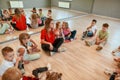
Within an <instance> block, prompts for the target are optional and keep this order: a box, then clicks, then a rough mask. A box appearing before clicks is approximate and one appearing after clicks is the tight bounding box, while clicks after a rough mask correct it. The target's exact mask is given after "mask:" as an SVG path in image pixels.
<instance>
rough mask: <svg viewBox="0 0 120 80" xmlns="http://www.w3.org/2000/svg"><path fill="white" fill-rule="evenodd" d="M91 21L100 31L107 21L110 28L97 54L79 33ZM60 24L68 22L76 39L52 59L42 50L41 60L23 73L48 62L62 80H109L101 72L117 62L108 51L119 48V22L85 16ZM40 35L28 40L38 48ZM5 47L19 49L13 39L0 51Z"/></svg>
mask: <svg viewBox="0 0 120 80" xmlns="http://www.w3.org/2000/svg"><path fill="white" fill-rule="evenodd" d="M92 19H96V20H97V21H98V22H97V26H98V29H100V28H101V26H102V24H103V23H106V22H107V23H109V25H110V27H109V32H110V33H109V35H110V36H109V40H108V43H107V44H106V45H105V47H104V49H103V50H102V51H100V52H97V51H96V50H95V48H96V45H95V46H91V47H87V46H85V44H84V41H81V40H80V36H81V33H82V31H83V30H84V29H85V26H87V25H88V24H89V23H90V21H91V20H92ZM60 21H68V22H69V24H70V27H71V29H72V30H73V29H77V31H78V33H77V40H74V41H72V42H70V43H64V44H63V45H62V46H64V47H66V48H67V51H66V52H63V53H57V54H55V55H53V56H52V57H51V56H48V55H46V54H45V52H44V51H41V52H40V54H41V58H40V59H39V60H36V61H32V62H30V63H29V64H27V65H25V70H26V71H27V72H31V71H32V70H33V69H34V68H37V67H42V66H45V65H47V63H50V64H51V65H52V69H53V70H54V71H58V72H61V73H63V77H62V80H108V78H109V77H108V76H106V75H105V74H104V73H103V71H104V69H105V68H106V67H110V68H115V65H116V63H115V62H114V61H113V56H112V55H111V51H112V50H113V49H115V48H117V47H118V46H119V45H120V44H119V41H120V37H119V35H120V27H119V25H120V20H117V19H116V20H115V19H110V18H105V17H100V16H96V15H89V14H88V15H82V16H79V17H74V18H68V19H65V20H60ZM38 31H39V30H38ZM17 35H18V34H17ZM39 35H40V34H35V35H32V36H31V37H32V38H33V39H34V40H35V41H36V43H38V44H39V48H41V47H40V37H39ZM4 46H10V47H12V48H13V49H14V50H16V49H17V46H19V41H18V40H15V41H12V42H8V43H4V44H0V50H1V49H2V48H3V47H4ZM0 57H1V58H0V63H1V61H2V60H3V57H2V55H1V54H0Z"/></svg>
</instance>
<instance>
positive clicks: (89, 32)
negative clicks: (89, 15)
mask: <svg viewBox="0 0 120 80" xmlns="http://www.w3.org/2000/svg"><path fill="white" fill-rule="evenodd" d="M96 23H97V20H95V19H93V20H92V22H91V24H90V26H88V27H87V29H86V31H84V32H83V35H82V38H81V39H82V40H84V39H85V38H87V37H93V36H95V34H96V32H97V27H96Z"/></svg>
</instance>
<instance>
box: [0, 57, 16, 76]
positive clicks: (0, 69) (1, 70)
mask: <svg viewBox="0 0 120 80" xmlns="http://www.w3.org/2000/svg"><path fill="white" fill-rule="evenodd" d="M15 63H16V60H15V59H13V61H12V62H11V61H7V60H3V62H2V64H1V65H0V76H2V75H3V74H4V72H5V71H6V70H7V69H8V68H10V67H14V65H15Z"/></svg>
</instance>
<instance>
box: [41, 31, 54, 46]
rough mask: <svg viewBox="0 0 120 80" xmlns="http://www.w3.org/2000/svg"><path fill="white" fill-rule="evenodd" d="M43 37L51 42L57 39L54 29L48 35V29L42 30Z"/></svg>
mask: <svg viewBox="0 0 120 80" xmlns="http://www.w3.org/2000/svg"><path fill="white" fill-rule="evenodd" d="M41 39H44V40H45V41H47V42H50V43H52V44H53V43H54V41H55V34H54V32H53V31H50V33H49V35H48V33H47V31H46V29H43V30H42V31H41Z"/></svg>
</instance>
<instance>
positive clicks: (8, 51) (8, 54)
mask: <svg viewBox="0 0 120 80" xmlns="http://www.w3.org/2000/svg"><path fill="white" fill-rule="evenodd" d="M2 55H3V57H4V60H3V62H2V64H1V65H0V76H2V75H3V73H4V72H5V71H6V70H7V69H8V68H10V67H14V66H15V67H16V68H18V64H19V61H20V60H21V59H20V58H17V59H16V60H15V58H14V51H13V49H12V48H11V47H4V48H3V49H2Z"/></svg>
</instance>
